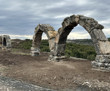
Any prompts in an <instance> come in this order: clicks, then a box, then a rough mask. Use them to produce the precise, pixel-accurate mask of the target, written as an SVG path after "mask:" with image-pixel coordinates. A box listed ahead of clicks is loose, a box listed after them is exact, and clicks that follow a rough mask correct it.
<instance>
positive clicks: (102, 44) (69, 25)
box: [53, 15, 110, 67]
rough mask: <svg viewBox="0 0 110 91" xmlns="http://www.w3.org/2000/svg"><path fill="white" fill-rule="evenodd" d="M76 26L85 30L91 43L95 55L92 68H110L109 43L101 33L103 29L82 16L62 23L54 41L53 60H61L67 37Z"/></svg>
mask: <svg viewBox="0 0 110 91" xmlns="http://www.w3.org/2000/svg"><path fill="white" fill-rule="evenodd" d="M78 24H79V25H81V26H82V27H84V28H85V29H86V30H87V32H88V33H89V34H90V36H91V39H92V41H93V44H94V47H95V50H96V53H97V56H96V59H95V61H93V62H92V64H93V66H96V67H97V66H98V67H110V42H109V41H108V39H107V38H106V36H105V35H104V33H103V32H102V29H103V28H104V27H103V26H102V25H101V24H99V23H98V22H97V21H96V20H94V19H93V18H89V17H86V16H82V15H72V16H70V17H67V18H65V19H64V21H63V22H62V27H61V28H59V30H58V34H57V35H56V39H55V40H56V41H55V51H54V55H53V57H54V58H53V59H55V58H57V59H61V58H62V57H63V56H64V53H65V44H66V40H67V36H68V35H69V33H70V32H71V31H72V29H73V28H74V27H76V26H77V25H78Z"/></svg>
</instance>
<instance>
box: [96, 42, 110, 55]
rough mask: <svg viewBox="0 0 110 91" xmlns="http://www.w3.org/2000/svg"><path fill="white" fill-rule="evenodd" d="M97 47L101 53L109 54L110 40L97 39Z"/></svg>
mask: <svg viewBox="0 0 110 91" xmlns="http://www.w3.org/2000/svg"><path fill="white" fill-rule="evenodd" d="M98 43H99V48H100V51H101V53H102V54H110V42H109V41H98Z"/></svg>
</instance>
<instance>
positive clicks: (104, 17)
mask: <svg viewBox="0 0 110 91" xmlns="http://www.w3.org/2000/svg"><path fill="white" fill-rule="evenodd" d="M72 14H76V15H77V14H81V15H85V16H88V17H92V18H94V19H96V20H97V21H98V22H99V23H100V24H102V25H104V27H105V29H104V30H103V31H104V33H105V35H106V36H107V37H110V0H0V34H9V35H10V36H11V38H21V39H25V38H30V39H32V36H33V34H34V29H35V27H36V26H37V25H38V24H39V23H40V24H50V25H51V26H53V27H54V28H55V30H56V31H57V30H58V28H60V27H61V23H62V21H63V19H64V18H65V17H67V16H70V15H72ZM43 38H46V36H45V35H43ZM68 38H70V39H84V38H90V36H89V34H88V33H87V32H86V30H85V29H84V28H82V27H81V26H77V27H76V28H75V29H73V30H72V32H71V33H70V34H69V36H68Z"/></svg>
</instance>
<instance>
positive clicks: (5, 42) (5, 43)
mask: <svg viewBox="0 0 110 91" xmlns="http://www.w3.org/2000/svg"><path fill="white" fill-rule="evenodd" d="M0 47H1V48H2V50H10V48H11V39H10V36H9V35H1V36H0Z"/></svg>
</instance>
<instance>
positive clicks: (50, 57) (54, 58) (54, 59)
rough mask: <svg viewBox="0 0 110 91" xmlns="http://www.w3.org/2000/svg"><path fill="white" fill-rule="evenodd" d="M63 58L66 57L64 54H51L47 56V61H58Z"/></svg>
mask: <svg viewBox="0 0 110 91" xmlns="http://www.w3.org/2000/svg"><path fill="white" fill-rule="evenodd" d="M63 59H66V57H65V56H60V57H58V56H52V55H50V56H49V58H48V61H56V62H59V61H62V60H63Z"/></svg>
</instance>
